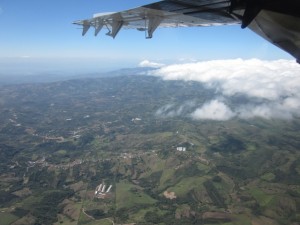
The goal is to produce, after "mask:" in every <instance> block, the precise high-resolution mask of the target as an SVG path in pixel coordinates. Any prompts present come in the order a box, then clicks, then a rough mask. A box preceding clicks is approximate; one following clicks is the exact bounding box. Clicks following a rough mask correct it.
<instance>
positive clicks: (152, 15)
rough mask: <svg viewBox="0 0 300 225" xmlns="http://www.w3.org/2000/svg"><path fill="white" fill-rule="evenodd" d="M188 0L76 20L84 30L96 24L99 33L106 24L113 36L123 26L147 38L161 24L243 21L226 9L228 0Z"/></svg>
mask: <svg viewBox="0 0 300 225" xmlns="http://www.w3.org/2000/svg"><path fill="white" fill-rule="evenodd" d="M189 2H190V1H184V0H181V1H179V0H178V1H161V2H157V3H152V4H149V5H146V6H142V7H138V8H135V9H130V10H126V11H122V12H118V13H99V14H95V15H94V16H93V18H92V19H88V20H80V21H76V22H74V24H77V25H81V26H83V33H84V34H85V33H86V32H87V31H88V30H89V28H90V27H91V26H92V27H94V28H95V35H96V36H97V35H98V33H99V32H100V30H101V29H102V28H103V27H106V28H107V29H108V30H109V32H108V33H107V35H108V36H111V37H113V38H115V37H116V35H117V34H118V33H119V31H120V30H121V28H124V29H137V30H139V31H147V33H148V34H147V38H151V37H152V36H153V33H154V31H155V30H156V29H157V28H158V27H163V28H168V27H197V26H217V25H224V24H237V23H240V21H239V20H236V19H235V18H233V17H232V16H231V15H230V14H229V13H228V12H227V11H226V10H227V9H228V1H226V0H223V1H221V0H213V1H211V0H210V1H208V0H202V1H198V3H197V6H195V4H193V5H190V4H189ZM200 3H201V4H200ZM225 8H226V10H225Z"/></svg>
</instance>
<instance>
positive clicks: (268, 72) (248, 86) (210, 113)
mask: <svg viewBox="0 0 300 225" xmlns="http://www.w3.org/2000/svg"><path fill="white" fill-rule="evenodd" d="M149 75H153V76H159V77H162V78H163V79H165V80H183V81H198V82H201V83H203V84H204V85H205V86H206V87H207V88H211V89H215V90H216V92H217V93H218V96H215V99H213V100H209V101H208V102H206V103H204V104H203V105H200V106H199V107H198V108H197V109H196V110H195V111H194V112H193V113H192V114H190V116H191V117H192V118H194V119H212V120H228V119H231V118H233V117H240V118H244V119H247V118H252V117H262V118H267V119H269V118H281V119H291V118H293V116H300V65H299V64H297V63H295V62H294V61H291V60H276V61H263V60H258V59H250V60H242V59H235V60H215V61H207V62H196V63H186V64H174V65H168V66H162V67H161V68H159V69H156V70H153V71H150V72H149ZM237 95H243V96H246V97H247V98H248V99H256V102H253V103H249V102H248V103H246V102H245V103H239V104H238V105H237V104H234V105H233V106H229V105H227V104H226V102H227V101H226V99H228V100H229V99H230V98H231V97H234V96H237ZM220 96H222V98H224V99H225V101H224V100H219V97H220ZM173 111H174V110H173ZM175 111H176V110H175ZM177 114H178V113H177Z"/></svg>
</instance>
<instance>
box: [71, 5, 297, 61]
mask: <svg viewBox="0 0 300 225" xmlns="http://www.w3.org/2000/svg"><path fill="white" fill-rule="evenodd" d="M74 24H77V25H80V26H82V28H83V29H82V35H85V34H86V33H87V31H88V30H89V29H90V28H91V27H93V28H94V34H95V36H97V35H98V33H99V32H100V31H101V29H102V28H103V27H104V28H107V29H108V33H106V34H107V35H108V36H111V37H113V38H115V37H116V35H117V34H118V33H119V31H120V30H121V29H122V28H124V29H137V30H139V31H143V32H145V33H146V38H152V36H153V33H154V31H155V30H156V29H157V28H158V27H162V28H166V27H202V26H218V25H234V24H241V26H242V28H246V27H248V28H250V29H251V30H253V31H254V32H256V33H257V34H259V35H260V36H262V37H263V38H265V39H266V40H268V41H270V42H271V43H273V44H274V45H276V46H278V47H279V48H281V49H283V50H285V51H287V52H288V53H290V54H291V55H293V56H294V57H295V58H296V59H297V62H300V1H299V0H163V1H159V2H155V3H152V4H149V5H144V6H141V7H138V8H134V9H130V10H125V11H122V12H115V13H98V14H95V15H94V16H93V18H91V19H85V20H79V21H75V22H74Z"/></svg>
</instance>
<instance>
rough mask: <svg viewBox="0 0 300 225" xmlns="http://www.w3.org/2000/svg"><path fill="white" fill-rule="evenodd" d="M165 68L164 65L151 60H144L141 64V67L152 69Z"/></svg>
mask: <svg viewBox="0 0 300 225" xmlns="http://www.w3.org/2000/svg"><path fill="white" fill-rule="evenodd" d="M162 66H164V64H162V63H157V62H151V61H149V60H143V61H142V62H140V63H139V67H152V68H160V67H162Z"/></svg>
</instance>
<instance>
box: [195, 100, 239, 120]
mask: <svg viewBox="0 0 300 225" xmlns="http://www.w3.org/2000/svg"><path fill="white" fill-rule="evenodd" d="M235 115H236V114H235V113H234V112H232V111H231V109H230V108H229V107H228V106H227V105H225V104H224V103H223V102H221V101H219V100H212V101H211V102H208V103H205V104H204V105H203V106H202V107H201V108H198V109H196V110H195V111H194V112H193V113H192V114H191V117H192V118H193V119H196V120H200V119H202V120H205V119H207V120H220V121H222V120H229V119H231V118H232V117H234V116H235Z"/></svg>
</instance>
